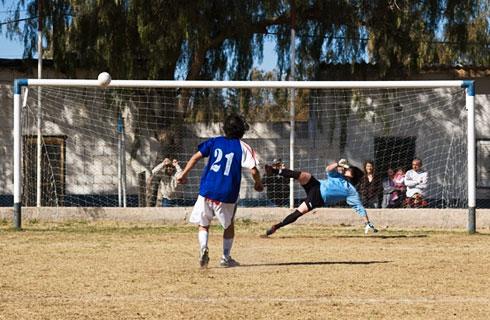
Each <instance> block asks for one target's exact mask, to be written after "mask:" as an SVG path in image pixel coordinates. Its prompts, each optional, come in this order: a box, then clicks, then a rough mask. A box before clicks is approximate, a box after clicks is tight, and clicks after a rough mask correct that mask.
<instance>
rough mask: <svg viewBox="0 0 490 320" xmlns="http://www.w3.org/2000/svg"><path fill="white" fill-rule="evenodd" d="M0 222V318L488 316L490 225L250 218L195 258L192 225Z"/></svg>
mask: <svg viewBox="0 0 490 320" xmlns="http://www.w3.org/2000/svg"><path fill="white" fill-rule="evenodd" d="M24 227H25V229H24V231H21V232H15V231H12V230H11V229H10V225H7V224H5V223H4V224H3V226H0V265H1V277H0V319H74V318H76V319H340V318H344V319H347V318H349V319H352V318H354V319H355V318H368V319H374V318H396V319H400V318H405V319H414V318H423V319H427V318H431V319H448V318H449V319H451V318H453V319H461V318H467V319H478V318H479V319H487V318H488V314H489V312H490V307H489V305H490V282H489V281H490V280H489V279H490V278H489V273H488V270H489V269H488V266H489V265H490V234H488V233H483V234H477V235H471V236H470V235H467V234H466V233H464V232H453V233H443V232H436V231H430V230H417V231H412V232H407V231H388V230H382V231H381V232H380V233H379V234H378V235H375V236H373V235H371V236H364V235H363V233H362V230H361V229H360V228H352V227H344V228H340V227H338V228H332V227H322V226H311V225H292V226H290V227H287V228H284V229H281V230H279V231H278V233H277V234H275V235H274V236H273V237H272V238H269V239H262V238H260V237H259V235H260V234H261V233H262V232H263V231H264V229H265V228H266V225H265V224H258V223H245V224H244V223H241V224H239V225H238V226H237V236H236V241H235V246H234V248H233V251H232V255H233V256H234V257H235V258H236V259H237V260H238V261H240V262H241V266H239V267H236V268H229V269H223V268H220V267H218V262H219V256H220V254H221V230H220V229H219V228H213V229H212V231H211V232H212V233H211V237H210V256H211V261H210V266H209V268H208V269H206V270H201V269H199V267H198V262H197V259H198V245H197V236H196V233H195V228H194V227H193V226H187V225H154V224H152V225H149V224H130V223H107V222H91V223H87V222H81V223H78V222H71V223H64V224H46V223H35V224H29V225H25V226H24Z"/></svg>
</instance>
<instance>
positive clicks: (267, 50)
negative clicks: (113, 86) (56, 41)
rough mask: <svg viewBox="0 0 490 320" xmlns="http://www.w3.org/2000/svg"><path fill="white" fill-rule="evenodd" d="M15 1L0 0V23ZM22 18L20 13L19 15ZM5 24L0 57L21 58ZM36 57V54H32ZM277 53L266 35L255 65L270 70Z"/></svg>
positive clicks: (18, 44) (17, 42) (18, 42)
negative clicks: (259, 57)
mask: <svg viewBox="0 0 490 320" xmlns="http://www.w3.org/2000/svg"><path fill="white" fill-rule="evenodd" d="M16 3H17V1H14V0H5V1H4V3H3V4H2V2H1V0H0V23H2V22H6V21H7V20H8V18H9V16H10V15H11V14H12V11H13V10H14V9H15V4H16ZM20 18H22V14H21V17H20ZM5 29H6V28H5V26H2V34H0V59H19V58H22V53H23V52H24V46H23V43H22V41H21V40H20V39H15V40H10V39H8V38H7V37H5ZM34 58H37V56H34ZM276 61H277V55H276V52H275V50H274V41H273V39H271V38H270V37H266V40H265V43H264V59H263V61H262V63H260V64H259V63H258V62H257V61H256V62H255V66H256V67H258V68H259V69H262V70H264V71H270V70H272V69H274V67H275V66H276Z"/></svg>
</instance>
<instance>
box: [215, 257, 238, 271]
mask: <svg viewBox="0 0 490 320" xmlns="http://www.w3.org/2000/svg"><path fill="white" fill-rule="evenodd" d="M219 265H220V266H221V267H223V268H232V267H236V266H239V265H240V263H238V261H236V260H235V259H233V258H232V257H231V256H227V257H225V256H222V257H221V261H220V262H219Z"/></svg>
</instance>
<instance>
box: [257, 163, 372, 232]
mask: <svg viewBox="0 0 490 320" xmlns="http://www.w3.org/2000/svg"><path fill="white" fill-rule="evenodd" d="M265 172H266V175H268V176H270V175H273V174H278V175H280V176H282V177H285V178H294V179H297V180H298V182H299V183H300V184H301V186H303V188H304V189H305V191H306V199H305V200H304V201H303V202H302V203H301V204H300V206H299V207H298V208H296V210H295V211H294V212H293V213H291V214H290V215H288V216H287V217H286V218H284V220H283V221H282V222H279V223H277V224H275V225H273V226H272V227H271V228H270V229H268V230H267V231H266V233H265V235H264V236H266V237H268V236H270V235H272V234H273V233H274V232H276V231H277V230H278V229H279V228H282V227H284V226H286V225H288V224H290V223H293V222H295V221H296V220H297V219H298V218H299V217H301V216H302V215H304V214H305V213H307V212H309V211H311V210H313V209H315V208H318V207H323V206H325V205H332V204H336V203H338V202H340V201H344V200H345V201H346V202H347V204H348V205H349V206H351V207H352V208H353V209H354V210H355V211H356V212H357V213H358V214H359V216H361V217H362V218H363V219H364V222H365V228H364V232H365V233H368V232H369V231H372V232H378V230H377V229H376V228H374V226H373V224H372V223H371V222H370V221H369V218H368V216H367V212H366V209H364V207H363V206H362V203H361V199H360V198H359V194H358V193H357V190H356V188H355V187H354V185H356V184H357V183H358V182H359V179H360V178H361V177H362V175H363V173H362V171H361V170H360V169H359V168H356V167H350V166H349V164H348V163H347V161H346V160H345V159H341V160H340V161H339V162H334V163H332V164H330V165H328V166H327V175H328V179H325V180H317V179H315V177H313V176H312V175H311V174H310V173H308V172H304V171H293V170H289V169H274V168H273V167H272V166H268V165H266V166H265Z"/></svg>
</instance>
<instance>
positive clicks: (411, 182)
mask: <svg viewBox="0 0 490 320" xmlns="http://www.w3.org/2000/svg"><path fill="white" fill-rule="evenodd" d="M428 178H429V177H428V173H427V171H425V170H423V169H422V160H420V159H418V158H415V159H413V161H412V169H411V170H408V171H407V173H406V174H405V179H404V183H405V185H406V186H407V193H406V194H407V198H406V199H405V202H404V206H405V207H408V208H420V207H427V206H428V203H427V201H425V200H424V197H425V193H426V190H427V184H428Z"/></svg>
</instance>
